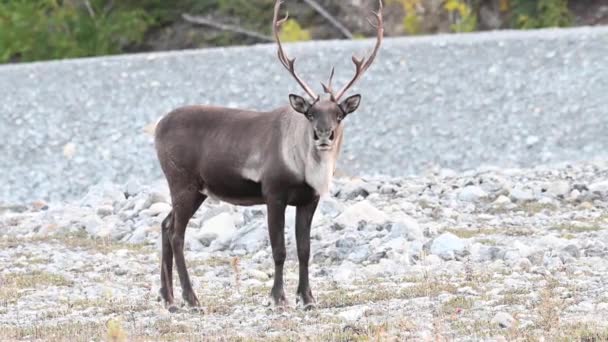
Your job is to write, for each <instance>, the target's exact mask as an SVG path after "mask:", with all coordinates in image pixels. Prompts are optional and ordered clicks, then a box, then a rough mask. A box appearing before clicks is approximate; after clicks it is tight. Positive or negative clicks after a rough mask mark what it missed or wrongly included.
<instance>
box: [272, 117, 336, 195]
mask: <svg viewBox="0 0 608 342" xmlns="http://www.w3.org/2000/svg"><path fill="white" fill-rule="evenodd" d="M286 117H288V118H289V119H288V120H286V121H287V122H286V127H285V128H286V130H285V131H284V132H285V133H284V140H283V143H284V145H283V157H284V159H285V162H286V164H287V165H288V167H289V169H290V170H291V171H292V172H294V173H296V174H297V175H298V176H299V177H300V178H302V179H303V180H304V181H305V182H306V183H307V184H308V185H309V186H311V187H312V188H314V189H315V190H316V192H317V193H318V194H319V195H320V196H323V195H326V194H327V193H328V192H329V186H330V184H331V179H332V177H333V174H334V171H335V168H336V162H337V160H338V156H339V154H340V148H341V145H342V133H343V128H342V125H340V127H337V129H336V131H335V134H336V140H335V143H334V146H333V148H332V149H331V150H329V151H319V150H317V148H315V146H314V142H313V140H312V137H313V134H314V132H313V128H312V126H311V125H310V123H309V122H308V120H307V119H306V118H305V117H304V116H303V115H302V114H298V113H289V114H288V115H286Z"/></svg>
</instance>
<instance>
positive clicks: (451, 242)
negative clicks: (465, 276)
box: [431, 233, 466, 260]
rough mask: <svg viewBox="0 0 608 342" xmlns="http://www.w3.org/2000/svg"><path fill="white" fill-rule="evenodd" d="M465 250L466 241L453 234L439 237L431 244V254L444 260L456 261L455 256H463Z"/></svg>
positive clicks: (444, 234)
mask: <svg viewBox="0 0 608 342" xmlns="http://www.w3.org/2000/svg"><path fill="white" fill-rule="evenodd" d="M465 249H466V245H465V243H464V241H463V240H462V239H461V238H459V237H458V236H456V235H454V234H452V233H443V234H441V235H439V236H438V237H437V238H435V240H433V243H432V244H431V253H432V254H435V255H437V256H439V257H441V258H442V259H444V260H450V259H454V256H455V254H461V253H462V252H464V251H465Z"/></svg>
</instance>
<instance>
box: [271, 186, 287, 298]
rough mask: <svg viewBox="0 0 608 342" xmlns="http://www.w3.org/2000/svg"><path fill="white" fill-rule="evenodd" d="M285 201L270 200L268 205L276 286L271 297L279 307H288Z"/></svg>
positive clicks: (273, 287)
mask: <svg viewBox="0 0 608 342" xmlns="http://www.w3.org/2000/svg"><path fill="white" fill-rule="evenodd" d="M286 206H287V204H286V202H285V200H283V199H276V198H273V199H270V200H268V201H267V203H266V207H267V210H268V232H269V234H270V245H271V246H272V257H273V259H274V285H273V286H272V291H271V292H270V295H271V296H272V299H274V304H275V305H277V306H285V305H287V300H286V299H285V291H284V290H283V265H284V264H285V257H286V251H285V207H286Z"/></svg>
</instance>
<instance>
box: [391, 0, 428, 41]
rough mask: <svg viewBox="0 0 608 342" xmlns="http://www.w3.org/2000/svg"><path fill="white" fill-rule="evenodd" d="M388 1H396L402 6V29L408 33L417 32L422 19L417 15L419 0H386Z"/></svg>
mask: <svg viewBox="0 0 608 342" xmlns="http://www.w3.org/2000/svg"><path fill="white" fill-rule="evenodd" d="M388 3H389V4H390V3H398V4H400V5H401V6H402V7H403V11H404V12H405V17H403V29H404V30H405V32H407V33H408V34H418V33H420V31H421V28H420V26H421V24H422V19H421V18H420V16H419V15H418V12H417V10H416V9H417V7H419V6H420V0H388Z"/></svg>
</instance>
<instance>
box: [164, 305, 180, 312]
mask: <svg viewBox="0 0 608 342" xmlns="http://www.w3.org/2000/svg"><path fill="white" fill-rule="evenodd" d="M167 310H169V312H170V313H176V312H178V311H179V308H178V307H177V305H175V304H171V305H169V306H168V307H167Z"/></svg>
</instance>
